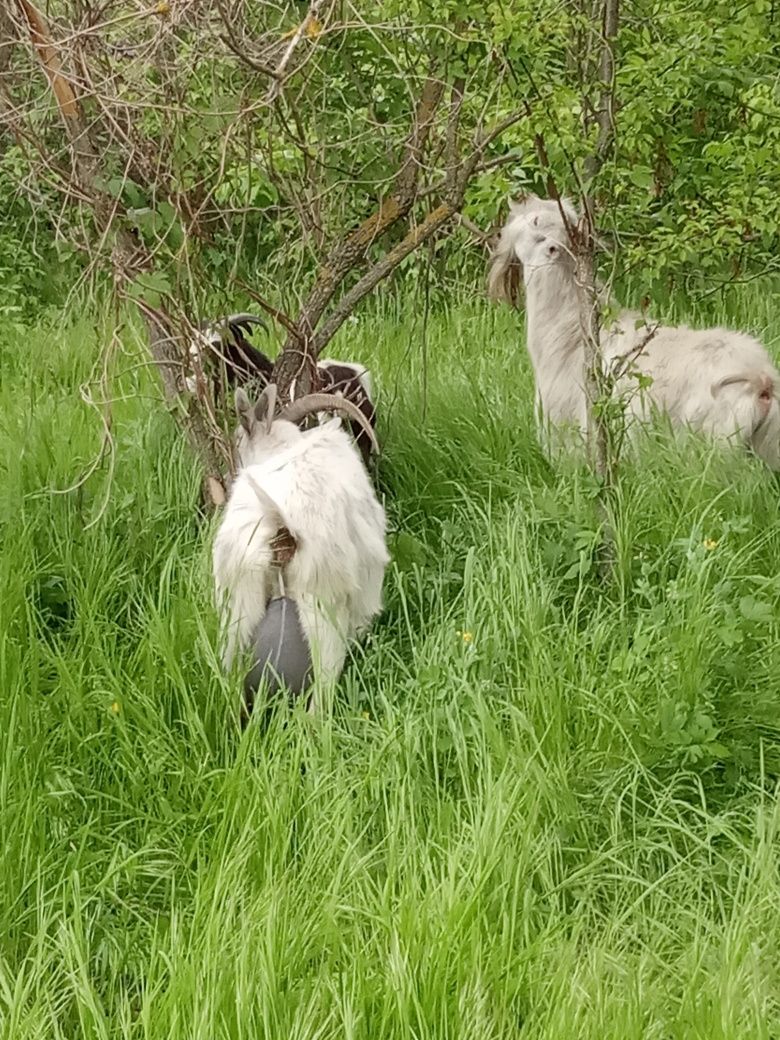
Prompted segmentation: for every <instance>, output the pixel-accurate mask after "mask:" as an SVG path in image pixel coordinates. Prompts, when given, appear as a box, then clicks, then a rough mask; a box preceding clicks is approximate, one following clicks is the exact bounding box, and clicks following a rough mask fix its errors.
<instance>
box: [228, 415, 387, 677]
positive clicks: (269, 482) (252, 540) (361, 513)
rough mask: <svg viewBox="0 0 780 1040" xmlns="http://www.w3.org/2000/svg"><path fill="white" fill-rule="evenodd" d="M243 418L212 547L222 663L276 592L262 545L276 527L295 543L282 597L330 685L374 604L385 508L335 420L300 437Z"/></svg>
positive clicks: (293, 429) (288, 428) (241, 645)
mask: <svg viewBox="0 0 780 1040" xmlns="http://www.w3.org/2000/svg"><path fill="white" fill-rule="evenodd" d="M252 420H253V421H252V425H251V428H250V430H249V432H247V431H246V430H244V429H240V430H239V434H238V437H237V451H238V458H239V465H240V470H239V473H238V475H237V477H236V480H235V482H234V484H233V487H232V490H231V493H230V498H229V500H228V502H227V505H226V507H225V514H224V516H223V519H222V523H221V524H220V527H219V531H218V532H217V536H216V540H215V543H214V553H213V565H214V581H215V585H216V594H217V600H218V605H219V607H220V608H221V609H222V611H223V622H224V624H225V627H226V628H227V633H226V635H227V639H226V643H225V650H224V654H223V661H224V664H225V666H226V667H228V668H229V667H230V665H231V663H232V661H233V658H234V656H235V654H236V652H237V651H243V650H245V649H246V648H247V647H248V646H249V643H250V640H251V637H252V633H253V632H254V631H255V628H256V626H257V625H258V623H259V622H260V620H261V619H262V617H263V615H264V613H265V610H266V606H267V603H268V600H269V599H270V597H271V596H272V595H273V594H276V593H277V591H278V579H277V574H276V570H275V569H274V568H273V567H272V565H271V548H270V541H271V539H272V538H273V537H274V535H275V534H276V532H277V530H278V529H279V527H280V526H285V527H287V529H288V530H289V531H290V533H291V534H292V535H293V536H294V538H295V539H296V542H297V550H296V552H295V555H294V556H293V558H292V560H291V561H290V563H289V564H288V565H287V566H286V568H285V573H284V584H285V593H286V595H288V596H290V597H291V598H293V599H294V600H296V602H297V604H298V609H299V613H300V618H301V623H302V626H303V629H304V632H305V634H306V636H307V638H308V640H309V645H310V647H311V651H312V661H313V664H314V670H315V676H317V677H319V679H320V680H324V681H325V682H327V681H332V680H335V679H336V678H337V677H338V676H339V674H340V672H341V669H342V667H343V665H344V659H345V657H346V652H347V644H348V641H349V640H350V639H352V638H354V637H355V636H356V635H357V634H358V633H359V632H360V631H361V630H363V629H364V628H366V627H367V626H368V625H369V624H370V622H371V621H372V619H373V618H374V617H375V616H376V615H377V614H378V613H379V611H380V610H381V608H382V580H383V577H384V571H385V567H386V565H387V563H388V560H389V557H388V553H387V548H386V545H385V529H386V521H385V514H384V510H383V509H382V506H381V505H380V503H379V502H378V500H377V498H376V495H375V493H374V489H373V487H372V485H371V482H370V480H369V478H368V475H367V474H366V471H365V469H364V467H363V464H362V462H361V460H360V456H359V455H358V453H357V451H356V449H355V447H354V445H353V443H352V440H351V438H350V437H349V436H348V434H347V433H346V431H345V430H343V429H342V428H341V420H340V419H332V420H331V421H329V422H328V423H326V424H325V425H322V426H315V427H313V428H312V429H310V430H306V431H301V430H300V429H299V428H298V427H297V426H296V425H294V424H293V423H290V422H286V421H284V420H281V419H277V420H275V421H274V422H273V424H272V425H271V428H270V430H268V431H266V427H265V423H264V422H258V421H256V419H255V418H254V416H253V417H252Z"/></svg>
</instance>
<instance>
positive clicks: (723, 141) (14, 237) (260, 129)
mask: <svg viewBox="0 0 780 1040" xmlns="http://www.w3.org/2000/svg"><path fill="white" fill-rule="evenodd" d="M208 6H209V5H204V7H203V8H202V9H199V8H196V9H195V13H193V14H191V16H190V17H189V20H187V19H178V20H177V18H176V17H175V4H174V5H173V9H172V13H170V14H168V15H157V16H155V15H152V16H148V17H145V18H144V19H139V18H137V17H136V19H135V20H131V21H130V23H129V28H128V26H127V25H126V24H125V23H124V22H122V21H121V19H120V20H118V25H117V26H116V27H112V24H111V22H110V21H107V24H108V28H106V29H105V30H104V32H103V35H102V37H101V38H102V40H103V50H102V51H101V52H100V54H99V55H98V57H93V60H94V62H95V68H96V70H98V71H100V72H102V73H105V74H106V76H108V75H109V73H110V75H111V76H112V77H114V79H113V80H111V82H112V83H115V84H119V86H120V87H121V96H122V103H123V104H125V105H127V106H128V111H130V112H132V116H133V117H132V119H131V120H130V124H131V126H132V132H131V135H132V136H133V139H134V142H135V145H136V150H137V156H139V157H140V159H139V162H137V163H136V166H137V167H138V169H137V170H135V169H134V168H133V167H132V164H130V165H131V168H130V169H128V168H127V166H126V165H125V164H124V162H125V160H124V157H123V153H121V150H112V146H111V142H110V141H108V140H107V141H106V142H104V143H105V152H104V153H103V163H102V166H101V175H102V180H101V184H102V186H103V187H104V188H105V189H106V190H107V191H108V192H109V193H110V194H112V195H113V196H114V197H115V198H116V199H117V200H118V202H119V203H120V205H121V207H122V208H123V210H124V214H125V216H124V219H125V221H126V223H127V224H128V226H130V227H131V228H132V229H133V230H134V232H135V233H137V234H138V235H140V236H141V237H142V238H143V239H144V240H145V241H146V243H147V244H148V245H149V246H150V247H151V248H153V249H154V251H155V253H156V259H157V264H158V268H160V269H161V270H162V272H163V274H162V278H163V281H162V282H161V283H160V284H159V285H158V288H161V289H167V288H168V287H171V288H172V289H174V290H175V292H176V293H177V294H178V295H179V296H180V297H184V298H187V300H188V303H189V304H190V306H195V307H196V308H197V307H200V306H203V305H205V299H204V297H208V296H209V295H210V296H212V297H213V296H219V294H220V293H225V294H228V295H230V294H232V295H233V296H235V289H234V288H233V287H232V279H233V277H234V276H236V275H239V276H241V277H242V278H244V279H247V280H249V281H250V282H251V283H252V284H255V285H257V286H258V287H260V288H262V289H263V290H264V291H266V292H270V293H271V294H272V295H276V296H277V298H279V297H281V298H282V299H283V300H285V302H287V303H288V304H289V305H290V307H291V309H292V310H295V307H294V301H295V299H297V298H299V297H300V296H301V294H302V293H303V292H304V290H305V288H306V286H307V284H309V282H310V279H311V276H312V273H313V271H314V270H315V269H316V268H317V267H318V266H319V265H321V264H322V262H323V258H324V256H325V254H326V253H327V247H328V245H329V244H331V243H332V242H333V241H334V240H335V239H336V238H337V237H338V236H339V235H340V234H341V233H343V232H344V230H346V229H349V228H351V227H354V226H355V225H356V224H357V223H358V222H359V221H360V220H361V219H363V218H364V217H365V216H366V215H367V214H368V213H370V212H371V211H372V209H373V208H375V206H376V204H377V201H378V199H379V198H380V197H381V195H382V194H383V192H385V191H386V190H387V187H388V178H390V177H391V176H392V174H393V172H394V170H395V169H396V168H397V164H398V158H399V155H400V151H401V148H402V145H403V141H404V139H405V137H406V134H407V133H408V128H409V124H410V116H411V112H412V110H413V107H414V103H415V101H416V98H417V96H418V93H419V88H420V84H421V82H422V80H423V78H424V77H425V75H426V74H427V73H428V72H429V71H430V70H433V72H434V73H435V74H436V75H439V76H441V77H443V78H444V80H445V81H446V82H447V83H449V84H451V83H452V82H453V81H454V80H456V79H457V78H462V79H463V81H464V83H465V84H466V102H465V104H464V112H463V123H464V127H465V129H466V130H467V131H469V132H470V131H471V129H472V128H473V127H474V126H475V125H476V123H477V121H478V119H479V118H484V119H485V121H486V122H488V123H490V122H492V121H495V120H497V119H500V118H501V117H502V116H503V115H505V114H506V113H508V112H509V111H511V110H512V109H513V108H515V107H517V106H523V105H525V104H526V103H527V105H528V114H527V115H526V116H525V117H524V118H523V119H522V120H521V121H520V122H519V123H518V124H517V125H515V126H514V127H512V128H511V130H509V131H508V132H507V133H506V134H505V135H504V136H503V137H502V138H501V139H500V140H499V141H498V142H497V143H496V144H495V146H494V147H493V148H492V149H491V150H490V152H489V154H488V156H487V159H488V160H495V159H497V158H498V157H499V156H506V158H507V163H506V165H502V166H499V167H497V168H494V169H491V170H489V171H488V172H486V173H484V174H482V175H481V176H478V177H477V178H476V179H475V181H474V183H473V184H472V186H471V188H470V191H469V195H468V200H467V204H466V209H465V213H466V215H467V216H468V217H469V218H471V219H472V220H473V221H474V222H475V223H476V224H477V225H479V226H480V227H481V228H483V229H485V230H489V229H490V228H491V226H493V225H494V223H496V222H497V221H498V220H499V219H500V211H501V207H502V205H503V203H504V201H505V199H506V197H507V195H509V194H510V193H518V192H521V191H525V190H536V191H539V192H543V191H544V186H545V179H546V171H545V170H543V169H542V168H541V167H540V162H539V158H538V156H537V153H536V150H535V147H534V135H535V134H537V133H538V134H541V135H542V137H543V139H544V142H545V145H546V148H547V152H548V154H549V158H550V163H551V167H552V172H553V174H554V176H555V179H556V182H557V183H558V184H559V186H560V187H561V189H562V190H564V191H568V192H571V193H575V194H576V192H577V188H578V185H577V180H576V175H575V171H576V170H580V169H581V164H582V159H583V157H584V156H585V155H586V154H587V153H588V151H589V150H590V149H591V148H592V145H593V140H592V135H590V137H589V136H588V135H585V134H583V109H585V110H587V109H588V106H593V105H595V104H596V102H597V95H598V90H599V84H598V81H597V76H596V75H595V74H594V71H593V65H592V59H593V56H594V52H595V48H596V47H597V45H598V38H597V34H594V30H593V26H594V21H593V16H592V11H591V10H590V8H588V7H587V5H584V4H581V3H574V2H569V3H564V4H560V3H556V2H553V0H542V2H541V3H534V4H531V3H529V2H527V0H519V2H514V3H512V4H505V3H503V2H497V0H496V2H490V3H487V4H484V3H476V2H474V3H470V2H465V0H457V2H450V0H433V2H426V3H406V2H403V3H400V2H396V3H388V4H383V5H382V8H381V10H379V9H377V8H376V7H375V6H374V5H369V4H363V5H358V6H357V7H356V8H350V9H349V10H347V8H346V7H344V8H342V6H341V5H339V4H337V5H336V6H335V8H334V9H333V25H334V26H335V25H338V26H339V28H338V30H336V29H334V30H333V31H332V32H331V31H329V30H328V26H325V27H320V28H321V29H322V31H321V32H319V34H316V35H313V36H312V38H310V39H309V38H306V39H305V40H304V41H303V43H302V45H301V46H302V47H303V48H304V51H305V53H304V54H303V56H304V57H305V59H306V61H305V63H304V65H303V66H302V70H301V71H300V72H299V73H297V74H295V75H293V77H292V78H291V80H290V81H289V84H288V85H287V87H286V88H285V91H284V92H283V93H282V95H281V97H280V100H279V101H278V102H277V103H276V104H274V105H271V106H267V105H264V104H263V98H264V96H265V92H266V91H267V89H268V84H269V80H268V78H267V77H265V76H263V75H262V74H261V73H258V72H257V71H255V70H253V69H251V68H249V67H248V66H247V65H246V63H244V62H242V60H241V59H240V58H238V57H237V56H236V55H235V54H233V53H232V52H231V51H230V50H229V49H228V48H227V47H226V46H225V45H224V42H222V40H221V38H220V36H219V34H218V32H217V31H216V30H215V29H214V28H213V26H212V25H211V22H210V21H209V15H208V13H207V8H208ZM114 8H115V9H116V11H117V12H121V11H123V10H124V11H126V10H128V9H129V5H128V4H121V3H120V4H115V5H114ZM241 11H242V17H243V21H242V23H241V27H242V31H243V32H244V38H245V39H248V40H250V41H251V40H252V39H255V38H257V39H262V40H270V41H271V43H273V42H274V41H278V42H281V43H283V41H284V38H285V37H284V34H285V33H288V34H289V32H290V31H291V30H294V28H295V26H296V22H297V20H299V19H300V18H301V17H302V16H303V13H304V12H305V7H304V6H302V5H298V6H297V7H296V6H291V7H288V8H285V9H284V10H282V11H280V10H279V9H277V8H275V7H273V6H271V5H270V4H265V3H259V2H258V3H251V4H247V5H245V6H244V7H243V8H241ZM77 13H78V8H77V6H75V5H73V4H69V3H61V4H59V5H57V4H55V5H53V14H52V18H53V24H54V25H55V26H56V27H59V29H60V30H62V31H64V27H67V25H68V24H69V21H70V22H74V21H76V16H77ZM223 35H224V34H223ZM128 42H129V43H130V44H133V45H135V46H137V47H139V48H141V49H142V48H143V46H144V45H149V46H150V47H151V46H152V44H154V45H155V46H157V47H158V48H159V50H160V52H162V53H164V55H165V58H166V60H165V61H163V60H162V59H159V60H158V59H157V58H156V59H155V60H154V61H152V60H149V61H144V60H141V59H137V58H133V57H126V56H123V55H124V52H123V51H122V47H125V48H126V47H127V46H128ZM117 52H118V54H119V56H117ZM157 53H158V52H157V51H156V52H155V54H157ZM779 57H780V16H778V15H777V13H776V11H775V4H774V2H773V0H751V2H748V3H742V4H738V5H736V6H735V5H732V4H725V3H719V2H713V0H709V2H707V3H703V4H696V5H690V4H689V3H687V2H685V0H671V2H663V3H661V2H657V0H635V2H632V3H631V4H625V5H623V9H622V12H621V28H620V34H619V38H618V43H617V60H618V73H617V80H616V98H617V104H616V107H615V121H616V127H617V133H616V141H615V147H614V151H613V154H612V155H611V156H610V158H609V160H608V162H607V164H606V165H605V168H604V169H603V171H602V174H601V176H600V178H599V181H598V184H597V186H596V187H597V196H598V199H599V201H600V203H601V215H602V226H603V230H604V232H605V233H606V234H605V237H606V241H607V242H608V244H611V246H612V251H611V255H610V256H609V257H608V258H607V259H606V261H605V262H606V263H608V264H609V265H614V266H616V268H617V272H618V274H619V276H623V275H626V274H628V275H630V277H631V282H632V284H633V285H635V287H636V289H637V291H640V290H641V292H642V293H643V294H644V293H647V294H648V295H650V296H653V295H657V294H659V293H664V292H666V291H668V290H669V289H672V290H676V289H678V288H680V287H682V288H683V289H685V290H686V291H689V292H697V293H698V292H706V291H708V290H710V289H714V288H717V287H718V286H719V285H721V284H722V283H723V282H724V281H729V280H741V279H750V278H754V277H756V276H761V275H764V274H767V273H769V274H772V273H775V272H776V271H777V251H778V250H777V246H778V239H777V228H778V224H779V223H780V183H779V182H780V93H779V88H778V72H779V70H780V65H779V63H778V58H779ZM26 62H28V64H27V65H26V64H25V63H26ZM166 62H167V63H166ZM25 68H28V70H29V77H27V78H26V80H25V83H24V86H23V87H17V88H16V89H17V100H27V101H30V100H31V99H32V100H33V101H35V102H36V104H37V108H36V104H33V105H32V110H33V111H34V112H35V113H36V114H35V117H34V118H35V120H36V121H37V123H36V128H37V131H38V132H39V133H41V134H43V135H44V136H46V135H48V139H49V141H50V143H51V144H52V147H53V148H54V149H55V151H56V148H57V146H58V145H57V143H59V145H61V128H60V126H59V124H58V121H57V118H56V114H55V113H53V112H52V111H51V105H50V104H48V105H47V103H46V101H45V97H46V94H45V84H41V82H40V80H41V77H40V72H39V70H37V69H36V68H35V66H34V64H29V59H26V58H25V57H24V56H23V55H22V54H21V53H20V54H17V55H16V57H15V58H14V61H13V62H12V72H13V71H16V72H17V73H20V72H24V70H25ZM36 99H37V101H36ZM248 113H250V114H248ZM441 129H442V128H441V127H439V131H441ZM436 142H437V138H436V134H434V149H433V154H432V155H431V156H429V159H428V163H429V165H430V166H431V168H432V169H433V170H434V171H438V172H439V173H442V174H443V172H444V157H443V155H442V149H441V147H438V145H437V143H436ZM3 144H4V148H3V152H2V156H0V203H1V204H2V206H3V212H4V213H5V214H6V219H4V221H3V225H2V229H1V230H0V272H2V281H3V284H4V285H5V286H6V288H7V292H6V300H5V304H4V306H6V307H8V306H9V305H13V306H16V305H21V301H22V298H23V297H24V296H25V295H26V296H27V297H29V298H32V299H35V300H41V299H43V300H44V301H45V299H46V295H47V293H48V294H50V293H51V292H52V291H53V290H52V286H51V279H50V278H47V279H44V282H45V284H46V290H45V292H43V291H42V284H43V283H42V281H41V278H40V274H41V271H47V272H51V270H52V265H51V263H50V256H51V252H50V251H51V240H52V235H53V232H54V231H55V229H56V236H55V237H57V238H58V239H60V240H61V241H63V242H65V243H67V242H71V241H74V240H76V241H78V239H79V238H80V237H81V236H82V231H83V229H82V228H81V227H80V225H79V221H77V220H75V219H74V218H73V215H72V214H71V213H69V212H68V211H67V207H66V210H65V211H63V209H62V207H61V206H60V205H59V203H58V201H57V196H56V192H55V191H54V189H53V187H52V184H51V180H52V179H51V177H46V176H36V175H35V172H33V173H30V169H29V167H30V165H32V167H33V168H34V165H35V164H34V163H32V164H31V161H30V153H29V149H28V148H26V147H24V146H22V145H20V144H19V143H18V142H16V141H15V139H14V138H13V136H12V135H11V134H6V136H5V137H4V140H3ZM439 144H440V142H439ZM437 148H438V151H437ZM152 160H154V161H156V162H157V163H158V165H157V166H154V165H153V163H152V166H150V165H149V163H150V162H152ZM144 161H146V166H144ZM150 169H154V171H155V173H154V176H151V175H149V174H148V171H149V170H150ZM144 170H146V171H147V174H146V175H145V174H144ZM434 179H435V178H434ZM315 196H316V198H315ZM204 199H205V201H204ZM29 200H32V201H29ZM199 202H200V204H201V208H200V209H198V210H197V220H196V222H195V223H196V224H197V234H192V233H191V232H192V231H193V228H194V227H195V224H193V222H192V220H191V216H192V209H193V207H195V208H196V209H197V204H198V203H199ZM428 204H429V203H426V202H425V201H423V202H421V203H420V204H419V206H418V208H417V216H418V217H419V216H420V215H421V214H422V213H423V212H424V211H425V208H426V206H427V205H428ZM302 212H303V214H304V219H305V216H306V214H313V215H314V217H313V220H314V223H316V225H317V228H314V227H312V226H309V227H302V217H301V213H302ZM32 217H34V218H35V219H31V218H32ZM33 246H34V249H33ZM432 258H433V259H435V263H434V264H433V267H432V268H431V259H432ZM482 263H483V255H482V251H481V250H479V249H475V248H473V245H472V243H471V240H470V237H469V235H468V234H467V233H466V232H465V231H463V230H456V232H455V233H454V234H452V235H442V236H440V239H439V240H438V241H437V242H436V243H434V245H433V246H432V247H431V252H430V253H429V254H428V255H427V256H426V257H425V258H424V259H422V258H420V257H414V256H412V257H411V258H409V259H408V260H407V262H406V265H405V270H406V272H407V273H408V274H409V275H412V276H418V275H419V274H420V273H421V272H422V271H423V270H430V269H432V270H433V271H434V273H436V274H437V275H438V279H437V284H440V286H441V287H442V290H443V291H445V292H446V291H449V290H451V288H452V285H453V279H455V280H456V281H457V282H460V283H466V284H469V285H473V284H474V283H475V282H478V281H479V280H480V278H481V268H482ZM402 281H403V280H402ZM65 283H66V280H65V279H60V281H59V284H58V285H57V291H59V292H60V293H61V291H62V289H63V288H64V287H65Z"/></svg>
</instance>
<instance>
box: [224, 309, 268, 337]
mask: <svg viewBox="0 0 780 1040" xmlns="http://www.w3.org/2000/svg"><path fill="white" fill-rule="evenodd" d="M225 321H226V323H227V324H228V325H261V326H262V327H263V328H264V329H265V330H266V332H267V331H268V322H267V321H265V320H264V319H263V318H261V317H260V315H259V314H249V313H247V312H246V311H240V312H239V313H238V314H228V316H227V317H226V318H225Z"/></svg>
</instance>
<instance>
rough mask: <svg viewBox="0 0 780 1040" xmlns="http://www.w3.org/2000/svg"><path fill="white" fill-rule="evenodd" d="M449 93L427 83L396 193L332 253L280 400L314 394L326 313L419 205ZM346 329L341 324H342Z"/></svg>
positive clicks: (287, 360) (292, 350) (288, 351)
mask: <svg viewBox="0 0 780 1040" xmlns="http://www.w3.org/2000/svg"><path fill="white" fill-rule="evenodd" d="M443 92H444V83H443V82H442V81H441V80H440V79H439V78H438V77H433V76H429V77H428V78H427V79H426V80H425V83H424V84H423V88H422V92H421V94H420V100H419V102H418V105H417V110H416V112H415V117H414V121H413V124H412V129H411V132H410V134H409V137H408V138H407V143H406V146H405V148H404V154H403V157H402V161H401V166H400V169H399V171H398V173H397V175H396V178H395V186H394V191H393V192H392V193H391V194H390V195H388V196H386V197H385V198H383V199H382V201H381V202H380V205H379V208H378V210H376V212H374V213H372V215H371V216H370V217H368V218H367V219H366V220H364V221H363V223H362V224H361V225H360V226H359V227H358V228H357V229H356V230H355V231H353V232H351V233H350V234H349V235H347V236H346V237H345V238H343V239H342V240H341V241H340V242H338V243H337V244H336V246H335V247H334V248H333V249H332V250H331V252H330V254H329V255H328V256H327V257H326V259H325V262H324V264H323V265H322V266H321V268H320V272H319V274H318V276H317V279H316V281H315V283H314V286H313V288H312V290H311V292H310V293H309V295H308V296H307V298H306V300H305V302H304V304H303V307H302V308H301V313H300V317H299V319H298V321H297V330H298V332H297V334H296V335H295V336H289V337H288V339H287V341H286V342H285V344H284V348H283V350H282V353H281V354H280V357H279V361H278V362H277V366H276V370H275V373H274V377H275V379H276V382H277V385H278V387H279V398H280V400H284V399H285V398H286V397H287V396H289V391H290V387H291V386H292V385H293V383H295V389H296V393H298V394H300V395H303V394H305V393H309V392H310V390H311V389H312V387H313V386H314V379H315V371H316V357H317V355H316V353H312V352H311V348H310V347H309V346H308V344H309V343H310V341H311V339H312V337H313V335H314V330H315V328H316V326H317V323H318V322H319V320H320V318H321V317H322V315H323V313H324V311H325V308H326V307H327V305H328V303H329V302H330V300H331V299H332V298H333V295H334V293H335V292H336V291H337V289H338V287H339V286H340V285H341V283H342V282H343V281H344V279H345V277H346V276H347V275H348V274H349V272H350V271H352V270H353V269H354V268H355V267H357V266H358V264H360V263H361V262H362V260H363V259H364V258H365V256H366V253H367V252H368V249H369V248H370V246H371V245H372V244H373V243H374V242H376V241H377V239H379V238H381V236H382V235H384V234H385V232H386V231H388V230H389V229H390V228H391V227H393V226H394V225H395V224H397V223H398V222H399V221H400V220H402V219H403V218H405V217H406V216H407V215H408V213H409V211H410V210H411V208H412V206H413V205H414V202H415V197H416V189H417V183H418V178H419V173H420V169H421V167H422V155H423V152H424V150H425V146H426V143H427V141H428V137H429V134H430V130H431V126H432V124H433V120H434V118H435V115H436V111H437V109H438V107H439V104H440V102H441V98H442V95H443ZM339 324H341V323H339Z"/></svg>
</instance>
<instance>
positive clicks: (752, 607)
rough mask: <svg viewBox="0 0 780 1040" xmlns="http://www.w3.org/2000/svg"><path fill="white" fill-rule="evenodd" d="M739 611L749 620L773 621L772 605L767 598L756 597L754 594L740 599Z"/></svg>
mask: <svg viewBox="0 0 780 1040" xmlns="http://www.w3.org/2000/svg"><path fill="white" fill-rule="evenodd" d="M739 612H740V614H741V615H742V617H744V618H747V620H748V621H761V622H767V621H771V620H772V618H773V616H774V615H773V612H772V605H771V604H770V603H767V602H766V600H762V599H755V598H754V597H753V596H743V597H742V599H741V600H740V601H739Z"/></svg>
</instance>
